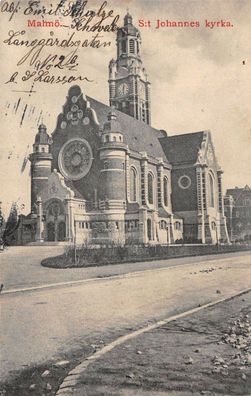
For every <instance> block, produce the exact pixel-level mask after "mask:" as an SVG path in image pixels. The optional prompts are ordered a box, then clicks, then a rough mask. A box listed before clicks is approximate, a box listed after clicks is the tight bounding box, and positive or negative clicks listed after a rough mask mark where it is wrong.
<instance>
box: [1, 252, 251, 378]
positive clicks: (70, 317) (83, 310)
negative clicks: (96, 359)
mask: <svg viewBox="0 0 251 396" xmlns="http://www.w3.org/2000/svg"><path fill="white" fill-rule="evenodd" d="M20 249H24V248H20ZM32 249H34V247H33V248H32ZM39 249H41V248H39ZM34 252H35V251H34ZM45 256H46V255H44V257H45ZM2 257H4V256H1V259H2ZM6 257H7V258H8V257H9V259H10V261H9V262H11V260H12V262H16V264H15V267H14V268H15V271H16V274H14V270H13V269H12V268H11V269H10V270H9V275H8V271H7V269H6V268H5V272H4V277H5V281H4V282H6V284H7V289H8V288H12V289H15V288H20V287H26V286H29V287H30V286H31V285H38V284H40V285H41V284H43V282H44V283H45V282H47V283H48V284H49V283H56V282H63V281H69V280H76V279H82V278H83V276H85V279H87V278H88V276H89V277H94V275H95V277H96V279H95V280H90V281H86V282H84V283H82V284H81V283H80V284H72V285H70V284H67V285H62V286H57V287H49V286H48V287H46V288H44V289H41V290H34V291H24V292H17V293H14V292H13V293H11V292H10V293H6V294H2V295H1V301H2V308H1V311H2V313H1V334H2V357H1V359H2V362H1V378H2V380H5V379H7V378H9V377H10V376H11V373H12V372H13V370H19V369H22V368H24V367H26V366H27V365H30V364H39V363H42V362H45V361H46V360H49V359H51V358H53V357H56V356H57V355H58V354H60V353H61V352H62V351H64V352H67V351H70V350H73V349H76V348H80V347H81V345H82V344H83V343H84V341H85V340H86V339H87V338H89V337H90V335H91V336H94V335H100V336H101V337H102V335H104V334H107V333H109V332H113V333H114V334H116V332H118V331H119V332H120V333H121V332H122V333H126V332H128V331H129V330H128V329H129V328H132V327H133V328H136V327H138V326H140V325H142V324H144V323H146V322H147V321H149V320H158V319H161V318H166V317H168V316H169V315H172V314H174V313H176V312H182V311H185V310H187V309H189V308H191V307H194V306H198V304H203V303H207V302H209V301H214V300H216V299H218V298H219V294H220V295H221V297H227V296H230V295H232V294H234V293H237V292H239V291H241V290H244V289H247V288H250V287H251V254H250V253H249V254H248V253H243V254H241V253H238V254H237V253H235V254H227V255H222V256H220V257H219V256H211V257H210V260H208V261H207V257H206V256H204V257H200V258H199V257H191V258H187V259H185V258H183V259H176V260H177V261H176V262H177V266H176V267H175V266H174V262H175V259H173V260H169V261H165V260H163V261H161V262H159V263H158V264H159V268H155V267H156V266H157V264H156V263H154V262H150V263H147V265H146V268H143V264H142V263H140V264H135V263H134V264H130V265H124V266H123V267H124V268H125V267H127V271H128V270H130V266H133V268H134V271H135V270H136V269H137V270H138V271H139V272H137V273H131V274H127V275H126V276H123V275H122V274H123V271H121V276H119V277H117V278H111V279H109V278H104V279H102V278H100V279H97V277H98V276H104V275H105V276H107V275H108V274H109V272H108V269H109V271H110V272H111V267H112V268H113V272H111V273H112V274H114V273H116V274H117V273H119V272H120V271H119V268H120V267H121V266H119V267H118V266H108V267H103V268H99V269H98V268H95V269H94V268H89V269H79V270H76V269H71V270H52V269H48V268H41V267H39V265H38V261H39V259H38V258H39V254H37V255H35V256H34V257H35V258H34V257H33V259H32V258H31V256H30V255H29V257H30V259H28V258H27V257H25V256H24V254H23V256H22V261H21V262H20V263H17V257H14V255H11V250H10V251H9V252H8V255H6ZM40 259H41V256H40ZM4 260H6V261H8V260H7V259H6V258H4ZM171 261H172V265H173V266H172V267H170V268H160V266H162V267H164V266H166V265H170V262H171ZM18 265H19V267H18ZM25 267H26V270H25ZM28 267H30V272H31V274H30V273H29V271H28V269H27V268H28ZM109 267H110V268H109ZM151 267H152V268H154V269H153V270H150V268H151ZM32 268H33V270H32ZM210 268H211V271H210V272H209V271H205V270H207V269H210ZM143 269H147V271H144V270H143ZM32 271H34V272H32ZM88 271H89V273H88ZM124 271H125V270H124ZM140 271H141V272H140ZM36 274H43V276H41V277H39V276H38V278H37V279H35V275H36ZM46 275H47V276H46ZM81 276H82V278H81ZM15 278H16V281H15ZM8 282H9V283H8ZM114 337H115V335H114Z"/></svg>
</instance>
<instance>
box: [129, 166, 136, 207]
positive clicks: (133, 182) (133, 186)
mask: <svg viewBox="0 0 251 396" xmlns="http://www.w3.org/2000/svg"><path fill="white" fill-rule="evenodd" d="M130 201H131V202H136V201H137V171H136V169H135V168H134V167H131V168H130Z"/></svg>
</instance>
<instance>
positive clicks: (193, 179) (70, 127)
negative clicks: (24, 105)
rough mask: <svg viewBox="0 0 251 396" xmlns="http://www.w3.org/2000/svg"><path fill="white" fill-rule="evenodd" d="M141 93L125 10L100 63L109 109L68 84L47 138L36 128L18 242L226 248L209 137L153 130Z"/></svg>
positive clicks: (137, 48)
mask: <svg viewBox="0 0 251 396" xmlns="http://www.w3.org/2000/svg"><path fill="white" fill-rule="evenodd" d="M150 86H151V84H150V82H149V80H148V75H147V73H146V70H145V68H144V66H143V61H142V58H141V36H140V32H139V30H138V29H137V28H136V27H135V26H134V25H133V21H132V17H131V15H130V14H129V13H127V15H126V16H125V18H124V26H123V27H122V28H120V29H118V31H117V55H116V59H112V60H111V62H110V64H109V96H110V103H109V106H108V105H105V104H103V103H101V102H99V101H98V100H96V99H94V98H91V97H88V96H85V94H84V93H83V92H82V91H81V88H80V87H79V86H76V85H75V86H72V87H71V88H70V89H69V91H68V94H67V97H66V101H65V104H64V106H63V111H62V113H61V114H59V116H58V118H57V123H56V128H55V130H54V132H53V133H52V134H51V135H50V134H49V133H48V131H47V129H46V126H45V125H43V124H41V125H40V126H39V128H38V133H37V135H36V137H35V142H34V144H33V152H32V153H31V154H30V157H29V159H30V163H31V213H30V214H29V215H28V216H26V217H24V216H23V217H22V218H21V221H20V224H19V228H18V239H19V241H18V242H19V243H20V244H25V243H30V242H41V243H43V242H59V241H65V242H69V243H72V242H76V243H77V244H84V243H88V244H103V243H105V244H109V243H119V244H125V243H143V244H148V243H150V244H173V243H210V244H211V243H212V244H215V243H218V242H226V243H227V242H229V239H228V233H227V228H226V221H225V217H224V206H223V194H222V170H221V168H220V166H219V164H218V162H217V159H216V156H215V150H214V146H213V142H212V136H211V133H210V132H209V131H200V132H194V133H186V134H182V135H174V136H169V134H167V133H166V132H165V130H158V129H155V128H153V127H152V126H151V91H150Z"/></svg>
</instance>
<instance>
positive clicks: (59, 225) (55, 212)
mask: <svg viewBox="0 0 251 396" xmlns="http://www.w3.org/2000/svg"><path fill="white" fill-rule="evenodd" d="M44 217H45V219H46V233H45V239H46V240H47V241H49V242H57V241H65V237H66V223H65V209H64V204H63V202H62V201H61V200H59V199H56V198H53V199H50V200H49V201H47V202H46V203H45V207H44Z"/></svg>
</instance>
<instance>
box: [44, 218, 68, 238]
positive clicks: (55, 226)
mask: <svg viewBox="0 0 251 396" xmlns="http://www.w3.org/2000/svg"><path fill="white" fill-rule="evenodd" d="M47 241H48V242H57V241H59V242H63V241H65V222H64V221H60V222H59V223H58V222H55V223H52V222H50V223H47Z"/></svg>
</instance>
